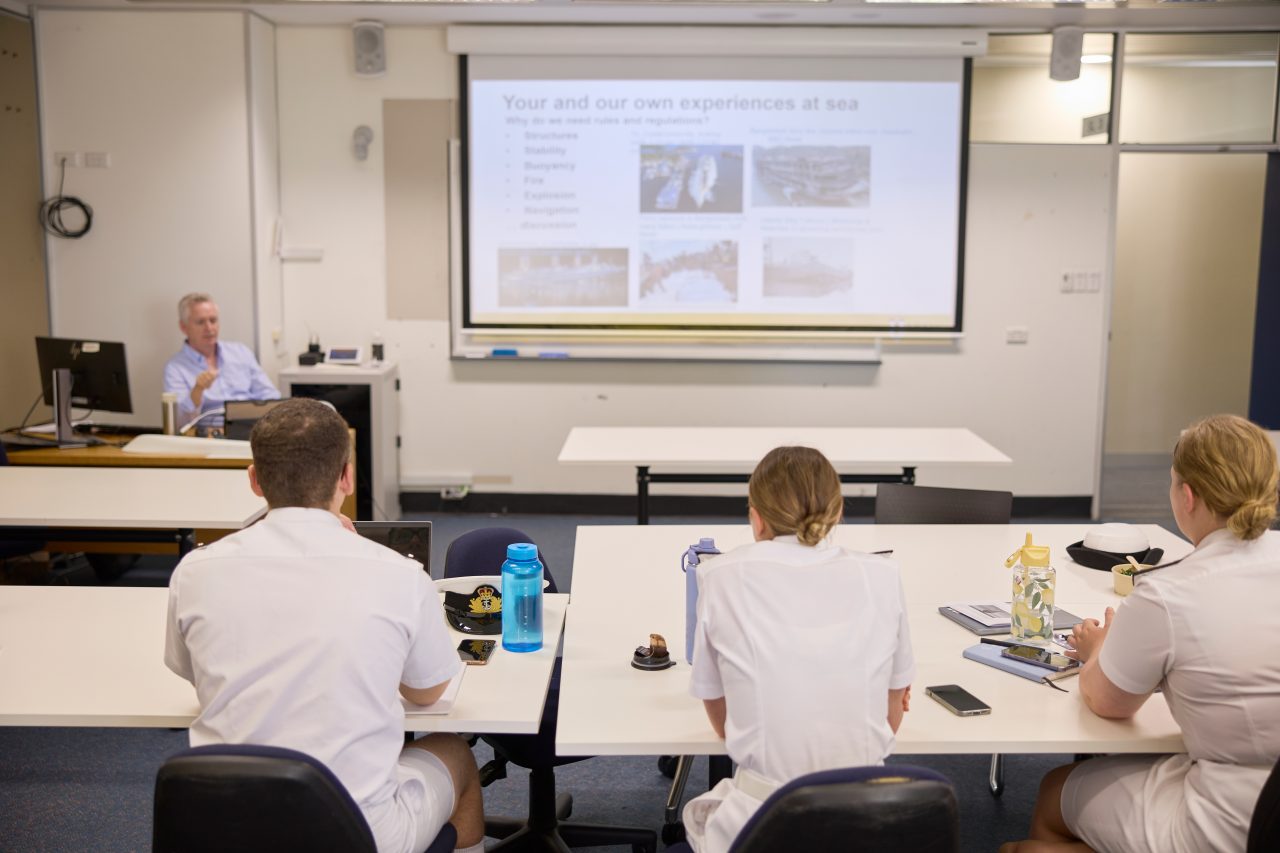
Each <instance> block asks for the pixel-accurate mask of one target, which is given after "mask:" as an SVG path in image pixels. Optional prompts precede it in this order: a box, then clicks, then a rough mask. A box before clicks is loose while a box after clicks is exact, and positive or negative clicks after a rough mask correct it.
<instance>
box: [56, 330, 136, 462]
mask: <svg viewBox="0 0 1280 853" xmlns="http://www.w3.org/2000/svg"><path fill="white" fill-rule="evenodd" d="M36 360H37V361H38V362H39V365H40V384H41V386H42V387H43V388H44V402H45V404H46V405H49V406H53V408H54V423H55V424H56V425H57V432H58V443H59V444H63V443H69V442H70V441H71V416H70V409H71V407H72V406H78V407H80V408H86V409H95V410H98V411H108V412H123V413H125V414H132V412H133V401H132V399H131V398H130V396H129V371H128V369H127V368H126V366H125V360H124V344H122V343H115V342H112V341H86V340H81V339H71V338H43V337H37V338H36ZM64 383H65V384H64Z"/></svg>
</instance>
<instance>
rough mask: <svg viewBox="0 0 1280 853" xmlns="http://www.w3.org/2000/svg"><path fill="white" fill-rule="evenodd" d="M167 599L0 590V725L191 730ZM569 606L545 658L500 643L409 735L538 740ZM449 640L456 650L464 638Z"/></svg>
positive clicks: (416, 720)
mask: <svg viewBox="0 0 1280 853" xmlns="http://www.w3.org/2000/svg"><path fill="white" fill-rule="evenodd" d="M168 593H169V591H168V590H167V589H156V588H145V587H144V588H127V587H126V588H114V587H108V588H104V587H34V586H0V685H3V689H0V725H5V726H124V727H143V728H146V727H170V728H171V727H178V728H181V727H186V726H189V725H190V724H191V721H192V720H194V719H195V717H196V715H197V713H198V712H199V705H198V703H197V701H196V693H195V688H194V687H192V686H191V685H190V684H189V683H188V682H186V681H184V680H183V679H182V678H179V677H178V676H177V675H174V674H173V673H172V672H170V671H169V669H168V667H166V666H165V665H164V634H165V618H166V603H167V597H168ZM567 599H568V596H567V595H547V596H546V597H545V602H546V604H545V610H544V631H545V635H546V637H547V638H548V641H547V643H546V645H545V646H544V647H543V649H542V650H541V651H538V652H530V653H526V654H514V653H511V652H507V651H504V650H503V649H502V647H501V643H499V646H498V648H497V649H495V650H494V653H493V656H492V657H491V658H490V659H489V663H488V664H486V665H485V666H472V667H468V670H467V673H466V675H465V676H464V677H463V681H462V687H461V688H460V689H459V691H458V696H457V699H456V701H455V703H454V706H453V709H452V710H451V711H450V712H449V713H447V714H441V715H426V714H407V715H406V718H405V730H406V731H415V732H431V731H453V732H456V731H466V732H482V733H503V734H533V733H535V732H537V730H538V723H539V721H540V720H541V719H542V708H543V705H544V703H545V701H546V695H547V686H548V684H549V683H550V681H551V669H552V667H553V666H554V664H555V656H556V642H555V638H558V637H559V636H560V630H561V628H562V627H563V625H564V615H565V606H566V602H567ZM450 633H451V634H452V635H453V636H454V644H455V645H456V644H457V641H458V640H460V639H461V638H462V637H463V635H462V634H461V633H459V632H456V631H452V630H451V632H450ZM495 639H496V638H495Z"/></svg>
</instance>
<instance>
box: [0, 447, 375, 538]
mask: <svg viewBox="0 0 1280 853" xmlns="http://www.w3.org/2000/svg"><path fill="white" fill-rule="evenodd" d="M350 433H351V464H352V466H354V465H355V464H356V431H355V430H354V429H352V430H350ZM104 437H105V438H106V439H107V440H116V437H114V436H104ZM119 440H120V442H121V445H123V444H125V443H127V442H128V439H127V438H125V437H120V438H119ZM8 455H9V463H10V464H11V465H38V466H43V467H52V466H72V467H76V468H231V469H235V468H241V469H243V468H248V467H249V463H250V462H252V461H253V460H251V459H236V458H232V457H225V456H204V455H197V454H190V455H180V454H174V453H126V452H125V451H124V450H123V448H122V447H121V446H117V445H107V444H98V445H94V446H93V447H66V448H62V447H30V448H21V449H16V448H15V449H13V450H9V451H8ZM356 473H359V472H358V471H357V472H356ZM245 488H246V489H248V484H247V482H246V485H245ZM342 512H343V514H344V515H346V516H347V518H350V519H355V517H356V496H355V494H354V493H352V494H350V495H348V496H347V498H346V500H344V501H343V502H342ZM201 541H209V537H207V536H206V537H203V538H202V539H201ZM113 550H114V549H113Z"/></svg>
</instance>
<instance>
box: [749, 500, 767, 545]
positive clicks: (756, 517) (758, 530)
mask: <svg viewBox="0 0 1280 853" xmlns="http://www.w3.org/2000/svg"><path fill="white" fill-rule="evenodd" d="M747 520H748V521H750V522H751V533H752V535H753V536H754V537H755V538H756V540H757V541H759V540H761V539H772V538H773V531H772V530H770V529H769V525H768V524H767V523H766V522H765V520H764V519H763V518H761V517H760V513H758V512H756V508H755V507H753V506H749V507H747Z"/></svg>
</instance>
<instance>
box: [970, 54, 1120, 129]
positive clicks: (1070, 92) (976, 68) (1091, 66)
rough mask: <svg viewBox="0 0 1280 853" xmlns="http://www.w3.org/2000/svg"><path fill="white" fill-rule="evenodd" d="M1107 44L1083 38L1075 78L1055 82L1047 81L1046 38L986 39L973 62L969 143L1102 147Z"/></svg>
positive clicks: (1107, 105) (1107, 77) (1108, 59)
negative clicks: (981, 52) (984, 50)
mask: <svg viewBox="0 0 1280 853" xmlns="http://www.w3.org/2000/svg"><path fill="white" fill-rule="evenodd" d="M1113 41H1114V38H1113V37H1112V36H1111V35H1110V34H1109V33H1087V34H1085V37H1084V49H1083V51H1082V53H1083V56H1082V59H1081V66H1080V78H1079V79H1077V80H1067V81H1060V80H1051V79H1049V54H1050V52H1051V51H1052V46H1053V37H1052V36H1048V35H1025V36H991V37H990V38H988V39H987V55H986V56H982V57H977V58H975V59H974V61H973V87H972V91H971V96H970V101H969V104H970V107H969V141H970V142H1058V143H1060V142H1082V143H1092V144H1102V143H1106V142H1107V140H1108V135H1107V119H1106V114H1107V112H1108V111H1109V110H1110V109H1111V52H1112V48H1111V46H1112V43H1113ZM1098 116H1101V117H1102V118H1101V119H1098V118H1095V120H1094V122H1092V123H1089V125H1088V126H1086V121H1085V120H1086V119H1088V118H1090V117H1098Z"/></svg>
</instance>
